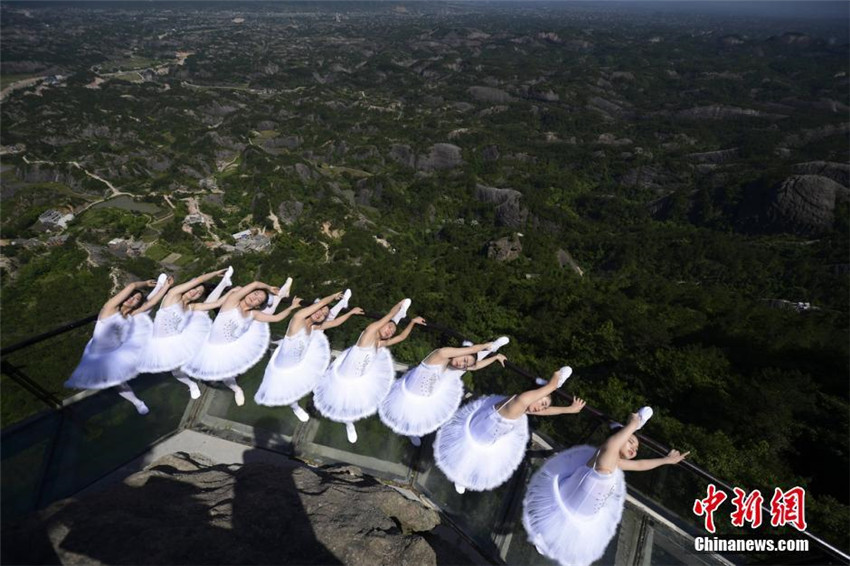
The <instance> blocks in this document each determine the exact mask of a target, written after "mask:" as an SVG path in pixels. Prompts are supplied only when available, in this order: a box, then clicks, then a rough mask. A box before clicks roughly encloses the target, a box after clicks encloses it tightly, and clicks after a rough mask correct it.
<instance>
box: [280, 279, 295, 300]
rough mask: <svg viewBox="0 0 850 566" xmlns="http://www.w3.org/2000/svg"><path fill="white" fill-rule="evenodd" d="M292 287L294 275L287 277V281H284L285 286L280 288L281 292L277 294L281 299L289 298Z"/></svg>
mask: <svg viewBox="0 0 850 566" xmlns="http://www.w3.org/2000/svg"><path fill="white" fill-rule="evenodd" d="M290 289H292V277H287V278H286V283H284V284H283V287H281V288H280V292H279V293H278V294H277V296H278V297H280V298H281V299H286V298H288V297H289V291H290Z"/></svg>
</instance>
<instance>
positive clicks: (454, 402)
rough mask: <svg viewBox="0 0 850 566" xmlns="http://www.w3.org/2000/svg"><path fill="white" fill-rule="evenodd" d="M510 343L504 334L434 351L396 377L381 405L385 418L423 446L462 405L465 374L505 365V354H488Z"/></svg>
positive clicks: (393, 427)
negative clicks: (427, 437)
mask: <svg viewBox="0 0 850 566" xmlns="http://www.w3.org/2000/svg"><path fill="white" fill-rule="evenodd" d="M507 343H508V338H507V337H506V336H503V337H501V338H499V339H498V340H494V341H493V342H488V343H486V344H477V345H474V346H473V345H470V346H466V347H463V348H440V349H438V350H434V351H433V352H431V353H430V354H428V357H427V358H425V359H424V360H422V362H421V363H420V364H419V365H417V366H415V367H413V368H411V369H409V370H408V371H407V372H406V373H405V374H404V375H403V376H401V378H399V379H397V380H395V382H394V383H393V385H392V387H391V388H390V392H389V394H388V395H387V396H386V397H385V398H384V400H383V401H382V402H381V405H380V407H379V408H378V415H379V416H380V417H381V421H383V423H384V424H385V425H387V426H388V427H389V428H390V429H391V430H392V431H393V432H395V433H396V434H401V435H403V436H407V437H409V438H410V441H411V442H412V443H413V445H414V446H419V445H420V444H421V437H422V436H425V435H426V434H430V433H432V432H434V431H435V430H437V429H438V428H440V427H441V426H443V425H444V424H445V423H446V422H447V421H448V420H449V419H450V418H452V415H454V414H455V412H456V411H457V409H458V407H460V402H461V399H462V398H463V381H461V377H463V374H464V373H465V372H467V371H478V370H480V369H484V368H485V367H487V366H489V365H490V364H492V363H493V362H499V363H500V364H502V366H504V365H505V359H506V358H505V356H503V355H501V354H499V355H496V356H491V357H489V358H487V356H488V355H490V354H493V353H495V352H496V351H497V350H498V349H499V348H500V347H502V346H503V345H504V344H507Z"/></svg>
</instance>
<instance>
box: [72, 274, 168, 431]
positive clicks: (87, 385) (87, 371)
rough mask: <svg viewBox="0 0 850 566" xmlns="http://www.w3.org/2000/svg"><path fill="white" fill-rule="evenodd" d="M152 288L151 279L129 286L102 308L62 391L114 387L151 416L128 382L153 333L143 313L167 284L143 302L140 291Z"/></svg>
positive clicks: (153, 282)
mask: <svg viewBox="0 0 850 566" xmlns="http://www.w3.org/2000/svg"><path fill="white" fill-rule="evenodd" d="M160 279H161V280H162V279H163V277H162V276H161V277H160ZM155 287H157V282H156V281H154V280H153V279H151V280H148V281H136V282H135V283H130V284H129V285H127V286H126V287H124V288H123V289H122V290H121V291H120V292H119V293H118V294H117V295H115V296H114V297H112V298H111V299H109V300H108V301H107V302H106V304H104V305H103V308H101V309H100V312H99V313H98V315H97V322H96V323H95V326H94V332H93V334H92V337H91V340H89V342H88V344H86V348H85V350H84V351H83V356H82V359H81V360H80V363H79V365H77V367H76V369H74V372H73V373H72V374H71V377H70V378H69V379H68V381H66V382H65V387H68V388H77V389H107V388H109V387H116V386H117V388H118V394H119V395H121V397H123V398H124V399H126V400H128V401H130V402H131V403H132V404H133V406H135V407H136V411H138V413H139V414H140V415H146V414H148V413H149V412H150V410H149V409H148V407H147V405H145V403H144V402H143V401H142V400H141V399H139V398H138V397H136V394H135V393H134V392H133V390H132V389H131V388H130V386H129V385H128V384H127V382H128V381H130V380H131V379H133V378H134V377H136V376H137V375H139V370H138V362H139V355H140V354H141V353H142V349H143V348H144V347H145V344H146V342H147V341H148V339H149V338H150V336H151V333H152V332H153V322H152V321H151V319H150V317H149V316H146V315H145V313H147V312H148V311H149V310H150V309H152V308H153V307H154V306H155V305H156V304H157V303H158V302H159V301H160V299H162V296H163V295H164V294H165V290H166V289H167V284H165V283H164V284H163V285H160V287H159V288H158V289H156V290H155V291H154V292H153V293H152V294H151V295H150V296H148V298H147V300H146V299H145V295H144V293H143V292H142V289H144V288H155Z"/></svg>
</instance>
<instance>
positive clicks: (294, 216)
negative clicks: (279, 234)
mask: <svg viewBox="0 0 850 566" xmlns="http://www.w3.org/2000/svg"><path fill="white" fill-rule="evenodd" d="M302 212H304V203H302V202H299V201H297V200H285V201H283V202H282V203H280V206H279V207H278V208H277V216H278V218H279V219H280V221H281V222H283V223H284V224H286V225H287V226H289V225H291V224H293V223H294V222H295V221H296V220H298V219H299V218H300V217H301V213H302Z"/></svg>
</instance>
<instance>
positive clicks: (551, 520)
mask: <svg viewBox="0 0 850 566" xmlns="http://www.w3.org/2000/svg"><path fill="white" fill-rule="evenodd" d="M651 416H652V409H650V408H649V407H643V408H642V409H640V410H639V411H638V412H637V413H634V414H632V416H631V418H630V419H629V423H628V424H627V425H626V426H624V427H622V428H621V429H620V430H618V431H617V432H615V433H614V434H612V435H611V436H610V437H609V438H608V440H606V441H605V443H604V444H603V445H602V446H601V447H600V448H598V449H597V448H594V447H593V446H586V445H584V446H575V447H573V448H570V449H569V450H565V451H564V452H561V453H559V454H556V455H555V456H553V457H551V458H549V460H547V461H546V463H545V464H543V467H541V468H540V469H539V470H538V471H537V472H536V473H535V474H534V476H533V477H532V478H531V481H530V482H529V483H528V489H527V491H526V494H525V499H524V501H523V515H522V522H523V525H524V526H525V530H526V532H527V533H528V540H529V541H531V543H532V544H534V545H535V547H537V550H538V552H540V554H542V555H544V556H546V557H548V558H551V559H553V560H556V561H557V562H558V563H560V564H563V565H567V564H569V565H578V564H591V563H592V562H595V561H597V560H599V559H600V558H601V557H602V555H603V554H604V553H605V549H606V548H607V546H608V543H609V542H610V541H611V539H612V538H613V537H614V533H615V532H616V530H617V525H618V524H619V523H620V518H621V517H622V514H623V505H624V503H625V498H626V483H625V480H624V479H623V471H634V472H643V471H647V470H652V469H654V468H657V467H659V466H664V465H672V464H678V463H679V462H681V461H682V460H684V459H685V458H686V457H687V456H688V454H690V452H685V453H684V454H680V453H679V451H678V450H671V451H670V452H669V454H667V456H665V457H664V458H650V459H645V460H634V457H635V456H636V455H637V449H638V445H639V443H638V439H637V437H636V436H635V435H634V433H635V432H636V431H638V430H639V429H640V428H641V427H643V425H645V424H646V422H647V421H648V420H649V418H650V417H651Z"/></svg>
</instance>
